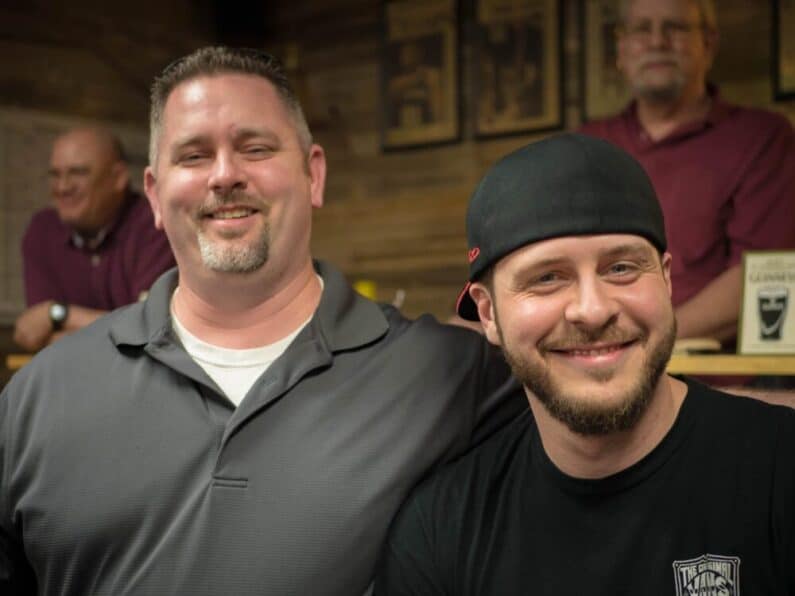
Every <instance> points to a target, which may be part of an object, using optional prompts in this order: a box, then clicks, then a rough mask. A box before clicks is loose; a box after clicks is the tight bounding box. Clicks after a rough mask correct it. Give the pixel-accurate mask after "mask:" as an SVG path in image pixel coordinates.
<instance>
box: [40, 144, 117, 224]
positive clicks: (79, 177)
mask: <svg viewBox="0 0 795 596" xmlns="http://www.w3.org/2000/svg"><path fill="white" fill-rule="evenodd" d="M48 174H49V182H50V194H51V195H52V201H53V206H54V207H55V210H56V211H57V212H58V217H59V218H60V219H61V221H63V222H64V223H65V224H66V225H68V226H69V227H71V228H73V229H75V230H77V231H78V232H80V233H81V234H85V235H87V236H91V235H93V234H95V233H96V232H98V231H99V230H100V229H102V228H103V227H105V226H107V225H109V224H110V223H111V222H112V221H113V219H114V217H115V216H116V213H117V212H118V210H119V208H120V207H121V204H122V203H123V201H124V190H125V188H126V186H127V182H128V173H127V167H126V166H125V164H124V163H123V162H122V161H121V160H120V159H119V156H118V152H117V150H116V148H115V147H114V145H113V140H112V138H111V137H110V135H109V134H106V133H104V132H102V131H99V130H93V129H76V130H72V131H70V132H68V133H66V134H64V135H62V136H60V137H58V138H57V139H56V140H55V143H53V147H52V154H51V155H50V168H49V172H48Z"/></svg>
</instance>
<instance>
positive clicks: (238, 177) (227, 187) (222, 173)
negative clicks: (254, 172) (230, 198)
mask: <svg viewBox="0 0 795 596" xmlns="http://www.w3.org/2000/svg"><path fill="white" fill-rule="evenodd" d="M207 183H208V185H209V187H210V190H212V191H213V192H214V193H216V194H219V195H227V194H229V193H231V192H233V191H235V190H242V189H244V188H246V185H247V178H246V172H245V169H244V168H243V167H242V165H241V164H239V163H238V161H237V160H236V159H235V156H234V155H233V154H232V153H230V152H225V151H219V152H218V153H217V154H216V156H215V161H214V162H213V167H212V170H211V171H210V177H209V179H208V181H207Z"/></svg>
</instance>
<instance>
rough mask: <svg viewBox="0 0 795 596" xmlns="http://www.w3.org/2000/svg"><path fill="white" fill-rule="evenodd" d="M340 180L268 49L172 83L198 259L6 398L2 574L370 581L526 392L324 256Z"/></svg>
mask: <svg viewBox="0 0 795 596" xmlns="http://www.w3.org/2000/svg"><path fill="white" fill-rule="evenodd" d="M324 178H325V158H324V153H323V150H322V148H320V147H319V146H318V145H315V144H313V143H312V140H311V136H310V134H309V130H308V128H307V126H306V122H305V120H304V118H303V115H302V114H301V109H300V107H299V105H298V103H297V101H296V99H295V97H294V96H293V94H292V92H291V91H290V88H289V85H288V83H287V81H286V79H285V77H284V74H283V72H282V70H281V69H280V67H279V65H278V64H277V63H276V62H275V61H274V60H273V59H272V58H271V57H270V56H267V55H265V54H263V53H261V52H257V51H253V50H230V49H225V48H205V49H202V50H199V51H197V52H195V53H193V54H192V55H190V56H187V57H185V58H183V59H181V60H179V61H177V62H176V63H173V64H172V65H170V66H169V67H167V68H166V70H165V71H164V72H163V74H162V75H161V76H160V77H159V78H158V79H157V80H156V82H155V84H154V87H153V92H152V112H151V151H150V167H149V168H148V169H147V171H146V175H145V188H146V192H147V196H148V197H149V200H150V203H151V205H152V209H153V211H154V214H155V223H156V225H157V226H158V227H161V228H163V229H164V230H165V232H166V234H167V235H168V238H169V241H170V243H171V246H172V248H173V251H174V255H175V257H176V260H177V269H176V270H172V271H171V272H168V273H166V274H165V275H164V276H163V277H161V278H160V279H159V280H158V281H157V282H156V283H155V285H154V286H153V287H152V289H151V291H150V293H149V297H148V299H147V300H146V302H144V303H139V304H135V305H132V306H130V307H127V308H125V309H123V310H121V311H117V312H115V313H113V314H111V315H109V316H107V317H104V318H102V319H101V320H100V321H98V322H97V323H95V324H94V325H92V326H90V327H88V328H86V329H84V330H82V331H80V332H78V333H76V334H74V335H73V336H70V337H69V338H67V339H65V340H64V341H63V342H59V343H58V344H56V345H53V346H51V347H50V348H48V349H46V350H44V351H43V352H42V353H40V354H39V355H38V356H37V357H36V358H35V359H34V361H33V362H32V363H31V364H30V365H29V366H27V367H25V368H24V369H23V370H21V371H20V372H19V373H17V375H16V376H15V377H14V378H13V379H12V381H11V383H10V384H9V385H8V386H7V388H6V390H5V391H4V392H3V395H2V397H0V593H2V594H4V595H7V594H23V593H24V594H28V593H34V592H38V593H39V594H62V595H66V594H93V595H96V594H108V595H111V594H112V595H114V596H116V595H119V594H191V595H192V596H195V595H202V594H207V595H235V596H246V595H249V594H251V595H253V594H268V595H270V596H274V595H288V594H289V595H299V594H300V595H309V594H311V595H313V596H318V595H346V596H347V595H350V594H362V593H365V592H367V591H369V586H370V582H371V578H372V574H373V567H374V563H375V560H376V558H377V556H378V552H379V549H380V546H381V543H382V541H383V539H384V535H385V533H386V529H387V527H388V525H389V522H390V520H391V518H392V515H393V513H394V511H395V510H396V509H397V507H398V505H399V504H400V502H401V501H402V499H403V497H404V495H405V494H406V493H407V492H408V491H409V489H410V488H411V487H412V486H413V485H414V484H416V482H417V481H418V480H419V479H420V478H421V477H422V476H423V475H424V474H425V473H426V472H427V471H428V470H429V469H431V468H433V467H434V466H436V465H437V464H439V463H440V462H442V461H445V460H449V459H451V458H453V457H455V456H456V455H458V454H460V453H462V452H463V451H464V450H466V449H467V447H468V446H469V445H471V444H473V443H476V442H479V440H480V439H481V438H483V437H485V436H487V435H489V434H490V433H491V432H492V431H493V430H494V429H495V428H497V427H499V426H501V425H503V424H504V423H505V422H506V421H507V420H508V419H511V418H513V417H514V416H515V415H516V414H517V413H518V412H519V411H520V410H522V409H525V408H526V401H524V400H523V398H522V395H521V391H520V389H519V388H518V386H517V385H516V384H515V383H514V382H513V381H510V380H509V374H508V371H507V367H506V366H505V364H504V363H503V362H502V361H501V360H500V357H499V356H498V355H496V354H495V353H494V352H493V351H492V350H491V349H490V348H488V347H487V346H486V344H485V343H484V342H483V341H482V339H481V338H480V337H479V336H478V335H477V334H474V333H472V332H470V331H467V330H463V329H459V328H455V327H450V326H444V325H440V324H438V323H437V322H435V321H434V320H433V319H431V318H429V317H423V318H420V319H419V320H417V321H413V322H412V321H407V320H406V319H404V318H403V317H401V315H400V314H399V313H398V312H397V311H396V310H395V309H393V308H391V307H388V306H383V305H377V304H374V303H372V302H370V301H368V300H365V299H364V298H362V297H361V296H358V295H357V294H356V293H354V292H353V290H352V289H351V288H350V286H349V285H348V284H347V283H346V282H345V280H344V278H343V276H342V275H341V274H340V273H339V272H338V271H336V270H335V269H333V268H332V267H330V266H329V265H326V264H323V263H319V262H316V261H313V260H312V258H311V256H310V251H309V240H310V221H311V212H312V208H313V207H319V206H321V204H322V200H323V185H324Z"/></svg>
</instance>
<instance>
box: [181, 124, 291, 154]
mask: <svg viewBox="0 0 795 596" xmlns="http://www.w3.org/2000/svg"><path fill="white" fill-rule="evenodd" d="M257 137H261V138H264V139H267V140H268V141H271V142H273V143H276V144H278V145H281V140H280V139H279V137H278V136H277V135H276V133H274V132H272V131H271V130H268V129H262V128H240V129H238V130H237V131H235V134H234V141H235V142H240V141H246V140H248V139H252V138H257ZM209 140H210V137H209V136H208V135H203V134H197V135H193V136H187V137H184V138H182V139H177V140H176V141H175V143H174V144H173V145H172V148H171V151H170V155H171V156H172V157H173V156H175V155H177V154H178V153H179V152H180V151H182V150H183V149H185V148H186V147H191V146H193V145H203V144H205V143H208V142H209Z"/></svg>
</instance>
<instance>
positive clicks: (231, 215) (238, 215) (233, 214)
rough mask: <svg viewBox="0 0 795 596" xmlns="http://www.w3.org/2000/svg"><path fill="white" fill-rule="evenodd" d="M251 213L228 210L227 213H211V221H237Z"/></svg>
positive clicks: (249, 211) (247, 210)
mask: <svg viewBox="0 0 795 596" xmlns="http://www.w3.org/2000/svg"><path fill="white" fill-rule="evenodd" d="M251 213H253V212H252V211H251V209H229V210H228V211H217V212H215V213H213V219H238V218H241V217H247V216H248V215H251Z"/></svg>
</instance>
